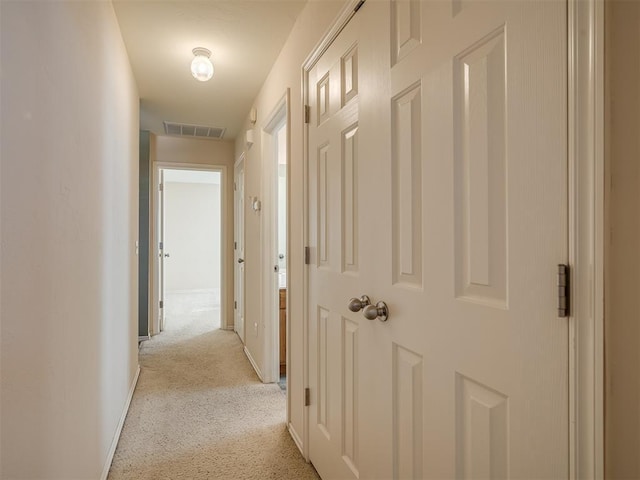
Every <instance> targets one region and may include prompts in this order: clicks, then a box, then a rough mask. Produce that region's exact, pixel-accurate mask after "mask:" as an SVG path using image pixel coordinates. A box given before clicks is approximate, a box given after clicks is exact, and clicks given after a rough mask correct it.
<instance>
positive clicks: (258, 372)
mask: <svg viewBox="0 0 640 480" xmlns="http://www.w3.org/2000/svg"><path fill="white" fill-rule="evenodd" d="M244 354H245V355H246V356H247V358H248V359H249V362H251V366H252V367H253V369H254V370H255V371H256V373H257V374H258V378H259V379H260V381H261V382H263V383H264V379H263V377H262V372H261V371H260V369H259V368H258V364H257V363H256V362H255V360H254V359H253V357H252V356H251V352H249V349H248V348H247V347H244Z"/></svg>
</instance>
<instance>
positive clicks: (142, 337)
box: [138, 335, 149, 342]
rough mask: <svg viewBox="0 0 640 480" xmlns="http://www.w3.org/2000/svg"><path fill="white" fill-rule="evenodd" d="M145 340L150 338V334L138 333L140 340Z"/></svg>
mask: <svg viewBox="0 0 640 480" xmlns="http://www.w3.org/2000/svg"><path fill="white" fill-rule="evenodd" d="M145 340H149V335H138V342H144V341H145Z"/></svg>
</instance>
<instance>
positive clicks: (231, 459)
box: [108, 308, 319, 480]
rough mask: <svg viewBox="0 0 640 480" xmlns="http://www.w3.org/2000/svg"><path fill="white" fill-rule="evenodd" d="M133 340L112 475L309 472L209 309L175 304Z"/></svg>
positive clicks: (234, 340) (276, 397)
mask: <svg viewBox="0 0 640 480" xmlns="http://www.w3.org/2000/svg"><path fill="white" fill-rule="evenodd" d="M179 310H180V309H179V308H178V309H176V311H174V312H173V314H172V316H171V317H170V318H168V320H167V323H166V330H165V332H163V333H162V334H160V335H158V336H156V337H154V338H153V339H152V340H149V341H147V342H144V343H143V344H142V347H141V349H140V365H141V373H140V379H139V380H138V386H137V388H136V391H135V394H134V396H133V400H132V402H131V407H130V409H129V413H128V415H127V419H126V421H125V424H124V428H123V431H122V435H121V437H120V441H119V443H118V447H117V449H116V453H115V456H114V459H113V463H112V465H111V470H110V472H109V477H108V478H109V479H110V480H119V479H136V480H141V479H154V480H161V479H171V480H175V479H194V480H195V479H300V480H304V479H318V478H319V477H318V476H317V474H316V473H315V470H314V469H313V467H312V466H311V465H309V464H307V463H306V462H305V461H304V459H303V458H302V455H301V454H300V452H299V451H298V449H297V447H296V446H295V444H294V443H293V440H292V439H291V437H290V436H289V433H288V432H287V430H286V426H285V408H286V407H285V402H286V398H285V394H284V392H283V391H282V390H281V389H280V388H279V387H278V385H277V384H270V385H264V384H262V383H261V382H260V381H259V380H258V378H257V376H256V374H255V372H254V371H253V369H252V368H251V365H250V364H249V362H248V360H247V359H246V357H245V355H244V353H243V351H242V344H241V342H240V340H239V339H238V337H237V335H236V334H235V333H233V332H229V331H223V330H219V329H217V325H218V323H219V321H218V320H216V318H215V315H216V314H217V313H216V312H213V311H210V312H208V313H206V314H203V312H202V311H199V312H193V311H192V312H189V311H183V312H180V311H179Z"/></svg>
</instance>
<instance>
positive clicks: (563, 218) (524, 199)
mask: <svg viewBox="0 0 640 480" xmlns="http://www.w3.org/2000/svg"><path fill="white" fill-rule="evenodd" d="M354 20H355V21H357V22H358V23H357V24H354ZM356 25H358V26H357V27H356ZM566 40H567V31H566V2H564V1H561V0H549V1H545V2H540V1H533V0H532V1H527V0H521V1H499V0H496V1H490V2H489V1H487V2H484V1H465V0H451V1H438V2H430V1H422V2H421V1H391V2H367V3H366V4H365V5H364V6H363V7H362V8H361V9H360V10H359V11H358V13H357V14H356V16H355V17H354V19H353V20H352V21H351V22H350V23H349V25H348V26H347V28H346V29H345V30H344V31H343V33H342V34H341V35H340V36H339V37H338V39H337V40H336V41H335V42H334V43H333V44H332V46H331V48H330V49H329V50H327V52H326V53H325V54H324V55H323V56H322V58H321V59H320V60H319V61H318V63H317V64H316V66H315V67H314V69H313V70H311V71H310V74H309V82H308V88H309V98H310V102H311V123H310V126H309V222H310V223H309V233H310V237H309V238H310V243H311V246H312V251H313V252H314V256H313V258H312V260H313V261H312V265H311V266H310V269H309V289H310V290H309V322H310V324H309V342H310V343H309V357H310V358H309V360H310V361H309V365H310V372H309V380H310V388H311V406H310V411H309V418H310V422H309V423H310V457H311V460H312V462H313V463H314V465H316V468H318V471H319V473H320V474H321V475H322V476H323V478H325V480H326V479H328V478H351V477H353V476H359V477H361V478H507V477H514V478H566V477H567V475H568V458H569V451H568V448H569V447H568V445H569V434H568V368H569V367H568V327H567V323H566V320H564V319H560V318H558V317H557V310H556V301H557V298H556V295H557V291H556V290H557V289H556V286H555V285H556V284H555V281H556V277H555V275H556V270H557V264H559V263H566V261H567V243H568V236H567V173H566V172H567V153H566V152H567V129H566V126H567V112H566V102H567V92H566V89H567V75H566V68H567V67H566V66H567V59H566V50H567V49H566ZM354 46H355V47H354ZM354 52H355V53H354ZM354 79H356V80H354ZM354 85H355V87H354ZM349 88H351V89H352V90H353V89H354V88H355V89H356V90H355V91H356V92H357V93H356V94H353V93H352V92H350V90H349ZM352 111H355V112H356V113H355V116H350V115H352ZM362 294H367V295H368V296H369V297H370V299H371V301H372V303H374V304H375V303H377V302H379V301H384V302H385V303H386V306H387V311H386V313H387V314H388V315H387V319H386V321H380V320H382V319H383V317H384V315H382V314H383V313H385V311H384V308H383V305H382V304H380V308H379V309H376V307H367V308H366V309H364V310H363V311H367V313H368V314H370V315H371V316H372V317H374V320H368V319H366V318H365V317H364V316H363V315H362V313H363V311H361V312H357V313H354V312H352V311H350V310H349V309H348V308H347V305H348V304H349V299H350V297H358V296H359V295H362ZM352 306H353V304H352ZM378 313H379V314H380V316H379V317H378V318H377V319H376V318H375V316H376V314H378Z"/></svg>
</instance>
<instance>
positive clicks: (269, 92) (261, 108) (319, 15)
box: [235, 0, 345, 442]
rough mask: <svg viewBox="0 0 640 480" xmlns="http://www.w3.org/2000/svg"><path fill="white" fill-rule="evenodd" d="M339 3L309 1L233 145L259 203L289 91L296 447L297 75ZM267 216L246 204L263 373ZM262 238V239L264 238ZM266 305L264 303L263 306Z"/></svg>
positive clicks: (249, 288)
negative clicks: (266, 150)
mask: <svg viewBox="0 0 640 480" xmlns="http://www.w3.org/2000/svg"><path fill="white" fill-rule="evenodd" d="M344 4H345V1H343V0H323V1H310V2H308V3H307V5H306V6H305V8H304V10H303V11H302V13H301V14H300V16H299V17H298V19H297V20H296V23H295V25H294V27H293V30H292V32H291V34H290V36H289V38H288V40H287V42H286V43H285V45H284V47H283V49H282V51H281V52H280V55H279V57H278V59H277V60H276V62H275V64H274V66H273V68H272V70H271V72H270V74H269V76H268V77H267V79H266V80H265V83H264V84H263V86H262V88H261V90H260V93H259V94H258V96H257V98H256V99H255V100H254V106H255V108H256V109H257V112H258V121H257V124H256V125H255V127H254V128H255V133H256V135H254V138H255V142H256V143H254V144H253V146H252V147H251V149H249V150H247V148H246V145H245V142H244V135H243V134H241V135H239V136H238V139H237V140H236V150H235V155H236V158H239V157H240V155H241V154H242V152H246V162H245V171H246V184H245V195H246V196H247V197H249V196H258V197H259V198H262V196H263V192H262V188H263V181H262V175H263V171H264V172H267V171H270V169H269V167H268V166H267V165H264V163H263V156H262V154H261V148H262V146H261V144H260V141H261V137H262V135H260V134H259V132H260V131H262V129H264V128H265V126H266V124H265V121H266V120H267V116H268V115H269V114H270V113H271V112H272V111H273V110H274V108H275V107H276V106H277V104H278V102H279V101H280V100H281V99H282V97H283V95H284V94H285V92H286V90H287V89H290V113H291V117H290V122H291V135H290V152H291V165H290V170H289V174H290V177H291V178H290V197H289V198H290V230H289V231H290V239H289V242H290V243H289V245H290V251H289V269H288V271H287V275H288V284H289V293H288V297H289V299H290V304H289V305H290V310H289V319H288V320H289V323H290V345H289V346H290V349H289V352H290V355H291V357H290V358H293V359H296V361H295V362H292V363H291V364H290V365H288V366H287V375H288V378H289V382H290V383H289V390H288V393H289V395H290V411H289V416H290V418H289V422H290V428H291V429H292V431H293V435H294V437H296V440H297V441H298V442H301V441H302V440H303V439H302V434H303V423H304V407H303V405H304V402H303V394H304V383H303V365H302V362H300V360H299V359H302V358H303V355H302V348H303V340H304V338H303V322H304V319H305V318H306V315H305V313H304V311H303V304H302V298H303V289H302V287H303V278H304V277H303V275H304V265H303V248H304V244H303V223H302V220H303V219H302V214H303V211H302V206H303V200H304V197H303V185H304V177H303V170H302V168H303V144H302V142H303V130H302V125H303V123H302V104H301V98H302V93H301V72H302V64H303V62H304V60H305V59H306V58H307V56H308V55H309V53H311V51H312V50H313V48H314V47H315V45H316V44H317V43H318V41H319V40H320V38H321V37H322V36H323V34H324V33H325V31H326V30H327V29H328V28H329V26H330V24H331V23H332V22H333V20H334V18H335V17H336V16H337V15H338V13H339V12H340V10H341V8H342V7H343V6H344ZM248 113H249V112H247V118H246V120H245V125H244V129H243V130H242V132H243V133H244V130H246V129H249V128H251V125H250V123H249V118H248V117H249V115H248ZM267 218H268V217H266V216H264V215H263V214H262V213H259V214H255V213H254V212H253V211H252V210H251V209H250V206H249V205H248V204H247V211H246V214H245V219H246V231H245V237H246V250H245V269H246V270H245V272H246V273H245V276H246V290H245V295H246V296H245V298H247V299H251V301H247V302H246V310H245V314H246V317H245V325H246V335H245V339H246V347H247V349H248V350H249V352H250V354H251V356H252V357H253V358H254V359H255V360H256V362H257V363H258V367H259V368H260V369H262V370H264V368H265V365H264V356H265V355H264V345H265V338H264V317H263V310H264V305H265V299H264V298H263V282H265V281H266V275H272V273H271V271H267V272H263V271H261V266H262V265H264V262H263V256H265V255H271V252H269V251H267V250H266V246H265V245H266V243H263V242H262V238H263V237H262V235H264V234H265V233H266V230H265V228H266V225H265V224H263V222H264V221H265V220H266V219H267ZM265 238H266V237H265ZM267 304H268V302H267ZM254 323H258V334H257V335H255V334H254V333H253V328H252V325H253V324H254Z"/></svg>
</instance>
